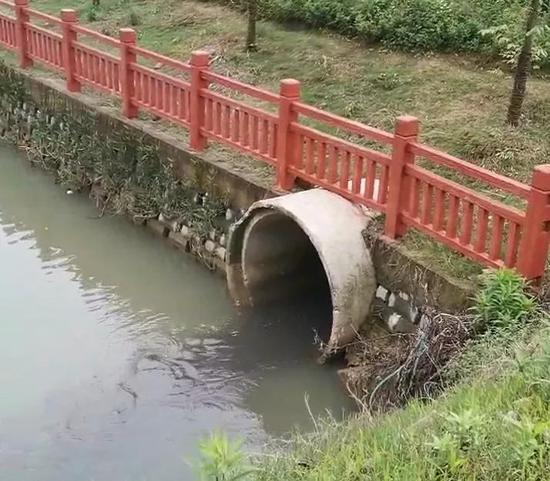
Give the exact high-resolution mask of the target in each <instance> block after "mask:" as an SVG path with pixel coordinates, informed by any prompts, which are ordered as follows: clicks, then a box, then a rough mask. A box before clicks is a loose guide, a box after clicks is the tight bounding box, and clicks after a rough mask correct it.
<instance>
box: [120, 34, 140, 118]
mask: <svg viewBox="0 0 550 481" xmlns="http://www.w3.org/2000/svg"><path fill="white" fill-rule="evenodd" d="M119 40H120V90H121V92H120V93H121V96H122V113H123V114H124V116H125V117H128V118H129V119H135V118H136V117H137V115H138V109H137V106H136V105H135V104H134V103H133V101H132V97H133V96H134V74H133V72H132V68H131V64H132V63H135V62H136V53H135V52H134V51H133V50H132V47H135V46H136V44H137V35H136V32H135V30H133V29H131V28H121V29H120V30H119Z"/></svg>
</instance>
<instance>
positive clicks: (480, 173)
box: [409, 142, 531, 199]
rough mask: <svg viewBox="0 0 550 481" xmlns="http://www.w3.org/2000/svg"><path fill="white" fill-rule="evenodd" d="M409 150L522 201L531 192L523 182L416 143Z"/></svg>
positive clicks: (410, 145)
mask: <svg viewBox="0 0 550 481" xmlns="http://www.w3.org/2000/svg"><path fill="white" fill-rule="evenodd" d="M409 148H410V150H411V152H412V153H413V154H415V155H417V156H419V157H425V158H426V159H428V160H430V161H432V162H434V163H435V164H439V165H444V166H445V167H450V168H451V169H454V170H456V171H457V172H459V173H461V174H464V175H467V176H468V177H471V178H473V179H477V180H481V181H483V182H486V183H487V184H489V185H491V186H492V187H497V188H499V189H502V190H504V191H506V192H509V193H510V194H514V195H516V196H518V197H521V198H522V199H527V198H528V197H529V194H530V192H531V187H529V186H528V185H526V184H524V183H522V182H519V181H517V180H514V179H511V178H509V177H506V176H504V175H501V174H497V173H496V172H493V171H492V170H489V169H485V168H484V167H480V166H479V165H475V164H472V163H470V162H467V161H465V160H462V159H459V158H458V157H454V156H453V155H450V154H447V153H446V152H442V151H440V150H437V149H434V148H432V147H429V146H427V145H424V144H421V143H416V142H414V143H411V144H409Z"/></svg>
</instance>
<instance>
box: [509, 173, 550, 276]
mask: <svg viewBox="0 0 550 481" xmlns="http://www.w3.org/2000/svg"><path fill="white" fill-rule="evenodd" d="M549 243H550V164H547V165H538V166H537V167H535V170H534V171H533V178H532V181H531V194H530V195H529V199H528V201H527V212H526V216H525V224H524V231H523V235H522V239H521V245H520V248H519V253H518V260H517V270H518V271H519V273H520V274H521V275H523V276H524V277H525V278H526V279H528V280H534V281H537V280H539V279H540V278H541V277H542V276H543V275H544V271H545V269H546V261H547V259H548V246H549Z"/></svg>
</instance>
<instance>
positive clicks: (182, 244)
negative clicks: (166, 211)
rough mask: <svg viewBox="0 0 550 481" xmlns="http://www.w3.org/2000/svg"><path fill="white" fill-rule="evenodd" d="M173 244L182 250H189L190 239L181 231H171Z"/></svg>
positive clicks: (170, 236)
mask: <svg viewBox="0 0 550 481" xmlns="http://www.w3.org/2000/svg"><path fill="white" fill-rule="evenodd" d="M168 238H169V239H170V242H171V243H172V245H174V246H175V247H177V248H178V249H181V250H182V251H185V252H187V251H188V250H189V239H188V238H187V237H185V236H184V235H182V234H180V233H179V232H170V234H169V235H168Z"/></svg>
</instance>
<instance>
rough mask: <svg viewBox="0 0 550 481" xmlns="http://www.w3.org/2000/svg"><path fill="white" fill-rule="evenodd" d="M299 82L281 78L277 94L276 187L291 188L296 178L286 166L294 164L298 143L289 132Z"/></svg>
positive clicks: (293, 119)
mask: <svg viewBox="0 0 550 481" xmlns="http://www.w3.org/2000/svg"><path fill="white" fill-rule="evenodd" d="M300 91H301V84H300V82H299V81H298V80H294V79H284V80H281V84H280V90H279V95H280V97H281V99H280V101H279V123H278V130H277V187H278V188H279V189H282V190H291V189H292V188H293V187H294V181H295V180H296V179H295V177H294V176H292V175H291V174H290V173H289V172H288V167H289V166H291V165H296V160H297V159H296V155H297V153H298V150H297V149H298V145H297V143H296V136H295V135H294V134H293V133H292V132H291V129H290V127H291V124H292V123H293V122H296V121H297V120H298V114H297V113H296V112H294V110H293V108H292V104H293V102H296V101H298V100H300Z"/></svg>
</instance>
